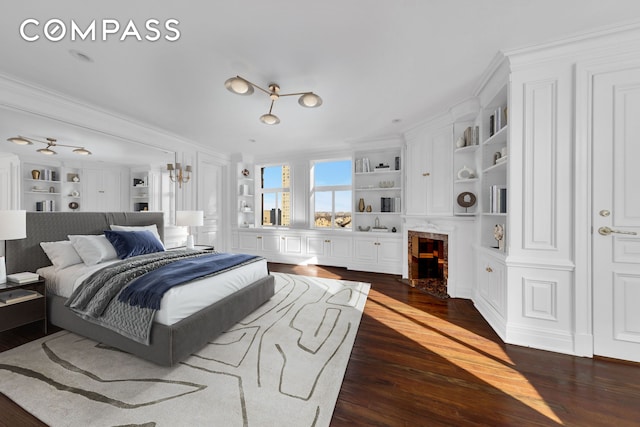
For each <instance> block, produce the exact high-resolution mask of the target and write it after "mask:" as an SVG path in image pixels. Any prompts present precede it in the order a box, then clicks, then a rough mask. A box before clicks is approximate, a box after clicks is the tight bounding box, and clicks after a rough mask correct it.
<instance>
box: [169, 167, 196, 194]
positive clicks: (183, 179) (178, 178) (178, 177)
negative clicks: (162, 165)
mask: <svg viewBox="0 0 640 427" xmlns="http://www.w3.org/2000/svg"><path fill="white" fill-rule="evenodd" d="M167 170H168V171H169V179H170V180H171V182H177V183H178V187H179V188H182V184H183V183H184V184H186V183H187V182H189V180H190V179H191V172H193V170H192V169H191V165H187V166H185V167H184V174H183V173H182V165H181V164H180V163H176V165H175V167H174V166H173V164H171V163H167ZM174 171H175V172H176V174H175V176H174V175H173V172H174Z"/></svg>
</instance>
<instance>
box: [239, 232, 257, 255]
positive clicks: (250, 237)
mask: <svg viewBox="0 0 640 427" xmlns="http://www.w3.org/2000/svg"><path fill="white" fill-rule="evenodd" d="M238 237H239V238H238V248H239V249H240V250H249V251H254V252H255V251H257V250H258V238H257V236H256V235H255V234H253V233H239V236H238Z"/></svg>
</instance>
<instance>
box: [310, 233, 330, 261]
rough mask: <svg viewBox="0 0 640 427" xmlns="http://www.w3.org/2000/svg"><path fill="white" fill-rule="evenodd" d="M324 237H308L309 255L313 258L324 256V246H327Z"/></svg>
mask: <svg viewBox="0 0 640 427" xmlns="http://www.w3.org/2000/svg"><path fill="white" fill-rule="evenodd" d="M326 240H327V239H325V238H324V237H316V236H310V237H307V255H312V256H316V257H318V256H323V255H324V245H325V241H326Z"/></svg>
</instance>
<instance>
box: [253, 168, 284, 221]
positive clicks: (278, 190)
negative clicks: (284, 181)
mask: <svg viewBox="0 0 640 427" xmlns="http://www.w3.org/2000/svg"><path fill="white" fill-rule="evenodd" d="M272 167H282V168H285V167H286V168H288V169H289V186H288V187H273V188H266V189H265V188H264V169H265V168H272ZM291 171H292V168H291V165H290V164H289V163H288V162H283V163H269V164H263V165H258V166H257V172H258V174H259V177H260V185H259V186H258V188H257V191H256V198H257V200H256V202H257V203H255V205H256V206H260V211H259V212H257V215H258V216H259V220H260V222H259V223H260V227H262V228H276V227H289V226H290V225H291V221H293V200H292V199H293V191H291V190H292V181H293V179H292V172H291ZM285 193H287V194H289V224H287V225H282V224H279V222H281V221H278V215H276V224H264V212H265V210H264V195H265V194H275V195H276V196H275V197H276V209H278V208H280V210H281V212H282V214H281V217H282V216H284V209H283V204H282V201H283V198H278V194H285Z"/></svg>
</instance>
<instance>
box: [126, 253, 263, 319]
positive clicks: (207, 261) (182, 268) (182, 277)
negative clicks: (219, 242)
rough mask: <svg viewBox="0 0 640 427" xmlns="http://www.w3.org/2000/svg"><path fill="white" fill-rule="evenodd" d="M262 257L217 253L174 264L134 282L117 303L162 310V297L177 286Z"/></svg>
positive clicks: (151, 272)
mask: <svg viewBox="0 0 640 427" xmlns="http://www.w3.org/2000/svg"><path fill="white" fill-rule="evenodd" d="M255 258H259V257H257V256H255V255H247V254H228V253H215V254H210V255H203V256H200V257H197V258H188V259H183V260H179V261H175V262H172V263H171V264H167V265H164V266H162V267H159V268H157V269H155V270H152V271H149V272H148V273H145V274H144V275H142V276H140V277H138V278H136V279H134V280H132V281H131V282H130V283H129V284H128V285H127V287H125V288H124V289H123V290H122V292H121V293H120V295H119V297H118V300H119V301H121V302H125V303H129V304H130V305H133V306H138V307H142V308H152V309H155V310H159V309H160V301H161V300H162V296H163V295H164V294H165V292H167V291H168V290H169V289H171V288H172V287H174V286H177V285H181V284H183V283H186V282H188V281H190V280H193V279H199V278H203V277H207V276H213V275H215V274H217V273H220V272H222V271H225V270H228V269H232V268H235V267H239V266H241V265H244V264H246V263H247V262H248V261H250V260H253V259H255Z"/></svg>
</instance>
